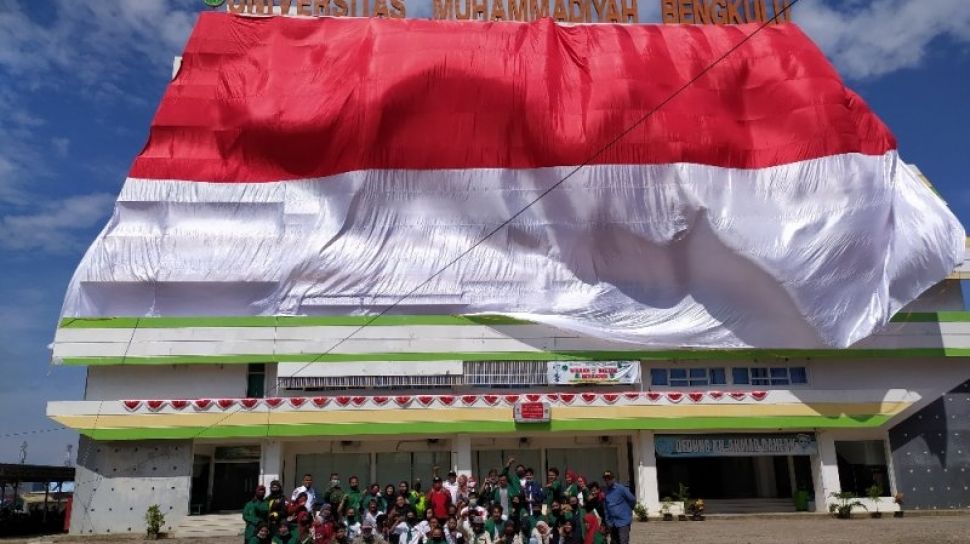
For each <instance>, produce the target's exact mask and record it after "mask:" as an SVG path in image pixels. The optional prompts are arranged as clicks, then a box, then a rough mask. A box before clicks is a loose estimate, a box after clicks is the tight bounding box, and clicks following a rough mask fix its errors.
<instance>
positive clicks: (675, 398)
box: [667, 391, 684, 402]
mask: <svg viewBox="0 0 970 544" xmlns="http://www.w3.org/2000/svg"><path fill="white" fill-rule="evenodd" d="M667 400H669V401H670V402H680V401H682V400H684V394H683V393H680V392H677V391H668V392H667Z"/></svg>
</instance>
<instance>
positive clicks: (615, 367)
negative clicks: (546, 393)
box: [546, 361, 640, 385]
mask: <svg viewBox="0 0 970 544" xmlns="http://www.w3.org/2000/svg"><path fill="white" fill-rule="evenodd" d="M546 376H547V379H548V380H549V383H550V384H553V385H578V384H593V385H611V384H619V383H624V384H635V383H639V382H640V361H549V362H548V363H547V365H546Z"/></svg>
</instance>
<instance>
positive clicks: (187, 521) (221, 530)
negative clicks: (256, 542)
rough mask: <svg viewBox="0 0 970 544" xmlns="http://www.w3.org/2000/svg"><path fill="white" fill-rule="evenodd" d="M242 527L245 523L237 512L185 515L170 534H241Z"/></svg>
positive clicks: (208, 535)
mask: <svg viewBox="0 0 970 544" xmlns="http://www.w3.org/2000/svg"><path fill="white" fill-rule="evenodd" d="M244 529H245V524H244V523H243V520H242V516H241V515H240V514H238V513H235V514H207V515H204V516H186V517H184V518H182V521H181V522H179V524H178V525H177V526H176V527H175V528H174V529H173V530H172V535H171V536H174V537H176V538H214V537H220V536H238V535H241V534H243V530H244Z"/></svg>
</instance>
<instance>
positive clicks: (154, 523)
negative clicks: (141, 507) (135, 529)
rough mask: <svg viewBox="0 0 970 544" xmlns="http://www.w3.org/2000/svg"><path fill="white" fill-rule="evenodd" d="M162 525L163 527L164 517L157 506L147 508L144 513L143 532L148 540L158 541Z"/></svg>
mask: <svg viewBox="0 0 970 544" xmlns="http://www.w3.org/2000/svg"><path fill="white" fill-rule="evenodd" d="M162 525H165V515H164V514H162V509H161V508H159V507H158V505H157V504H153V505H151V506H149V507H148V510H147V511H146V512H145V532H146V533H147V536H148V540H158V535H159V534H161V532H162Z"/></svg>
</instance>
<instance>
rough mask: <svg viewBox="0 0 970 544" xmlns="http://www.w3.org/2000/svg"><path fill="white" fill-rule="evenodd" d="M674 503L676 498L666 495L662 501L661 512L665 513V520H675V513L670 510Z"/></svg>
mask: <svg viewBox="0 0 970 544" xmlns="http://www.w3.org/2000/svg"><path fill="white" fill-rule="evenodd" d="M673 505H674V499H672V498H670V497H664V498H663V499H661V501H660V513H661V514H663V517H664V521H673V520H674V515H673V514H672V513H671V512H670V508H671V507H672V506H673Z"/></svg>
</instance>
